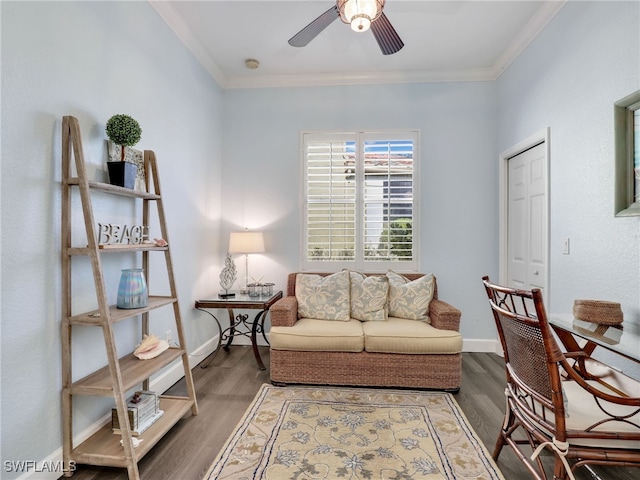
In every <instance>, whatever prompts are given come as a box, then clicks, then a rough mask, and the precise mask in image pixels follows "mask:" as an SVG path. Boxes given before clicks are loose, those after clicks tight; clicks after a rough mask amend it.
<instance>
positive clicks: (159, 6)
mask: <svg viewBox="0 0 640 480" xmlns="http://www.w3.org/2000/svg"><path fill="white" fill-rule="evenodd" d="M147 1H148V3H149V5H151V7H153V9H154V10H155V11H156V12H157V14H158V15H160V17H161V18H162V19H163V20H164V21H165V23H166V24H167V25H169V27H170V28H171V30H173V31H174V32H175V34H176V35H177V36H178V38H179V39H180V40H181V41H182V43H183V44H184V45H185V46H186V47H187V49H188V50H189V51H190V52H191V53H192V54H193V55H194V56H195V57H196V59H197V60H198V61H199V62H200V64H201V65H202V66H203V67H204V68H205V70H206V71H207V72H208V73H209V75H211V76H212V77H213V79H214V80H215V81H216V82H217V83H218V85H220V87H221V88H226V83H227V78H226V75H225V74H224V72H223V71H222V70H221V69H220V67H219V66H218V65H217V64H216V62H214V61H213V59H212V58H211V56H210V55H209V53H208V52H207V50H206V49H205V48H204V47H203V46H202V43H200V41H199V40H198V39H197V38H196V37H194V36H193V34H192V33H191V30H190V29H189V27H188V26H187V24H186V23H185V21H184V18H182V16H181V15H180V14H179V13H178V12H177V11H176V9H175V8H173V6H172V5H171V2H167V1H162V0H147Z"/></svg>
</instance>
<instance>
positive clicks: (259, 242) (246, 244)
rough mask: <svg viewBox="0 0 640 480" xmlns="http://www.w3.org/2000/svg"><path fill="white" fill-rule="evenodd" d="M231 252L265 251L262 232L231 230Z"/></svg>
mask: <svg viewBox="0 0 640 480" xmlns="http://www.w3.org/2000/svg"><path fill="white" fill-rule="evenodd" d="M229 253H264V237H263V235H262V232H231V235H230V236H229Z"/></svg>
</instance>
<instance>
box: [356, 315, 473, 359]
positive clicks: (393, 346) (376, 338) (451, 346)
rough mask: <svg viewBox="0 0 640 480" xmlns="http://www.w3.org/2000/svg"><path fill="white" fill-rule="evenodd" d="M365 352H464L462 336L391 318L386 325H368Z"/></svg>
mask: <svg viewBox="0 0 640 480" xmlns="http://www.w3.org/2000/svg"><path fill="white" fill-rule="evenodd" d="M362 330H363V331H364V349H365V350H366V351H367V352H378V353H406V354H421V353H437V354H443V353H444V354H453V353H460V352H461V351H462V335H460V333H459V332H455V331H453V330H438V329H437V328H434V327H432V326H431V325H429V324H428V323H426V322H416V321H415V320H407V319H404V318H395V317H389V318H388V320H387V321H386V322H364V323H363V324H362Z"/></svg>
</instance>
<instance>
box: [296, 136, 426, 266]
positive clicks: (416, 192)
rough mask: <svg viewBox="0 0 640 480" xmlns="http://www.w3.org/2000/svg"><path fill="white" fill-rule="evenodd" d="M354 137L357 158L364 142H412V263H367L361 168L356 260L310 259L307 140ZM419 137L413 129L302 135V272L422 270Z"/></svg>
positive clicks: (358, 191)
mask: <svg viewBox="0 0 640 480" xmlns="http://www.w3.org/2000/svg"><path fill="white" fill-rule="evenodd" d="M348 136H352V137H353V139H354V140H355V141H356V151H357V157H358V158H360V157H361V156H362V146H363V145H364V142H365V141H375V140H409V139H410V140H412V141H413V174H412V181H413V185H412V188H413V204H412V239H413V251H412V259H411V260H403V261H397V260H396V261H394V260H379V261H378V260H367V261H365V260H364V252H363V245H364V226H363V224H364V209H363V204H364V198H363V196H364V193H363V186H364V175H365V173H364V169H362V168H360V169H358V171H357V172H356V175H357V176H356V189H357V193H356V241H355V243H356V258H355V260H354V261H337V260H330V261H328V260H315V261H314V260H310V259H308V258H307V218H308V216H307V155H306V151H305V150H306V142H307V141H326V142H330V141H335V142H339V141H344V139H345V137H348ZM419 152H420V135H419V131H418V130H417V129H411V130H384V131H382V130H380V131H359V132H356V131H345V132H330V131H320V132H317V131H307V132H301V133H300V158H301V181H300V205H301V208H300V225H301V226H302V228H301V229H300V231H301V236H300V269H301V271H308V272H310V271H312V272H336V271H339V270H341V269H343V268H347V269H351V270H357V271H361V272H386V271H387V270H394V271H397V272H417V271H419V265H420V261H419V248H418V247H419V245H420V224H419V205H420V185H421V182H420V154H419Z"/></svg>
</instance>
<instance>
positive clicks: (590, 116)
mask: <svg viewBox="0 0 640 480" xmlns="http://www.w3.org/2000/svg"><path fill="white" fill-rule="evenodd" d="M638 89H640V3H638V2H569V3H568V4H567V5H566V6H565V7H564V8H563V9H562V10H561V11H560V12H559V13H558V15H557V16H556V17H555V18H554V20H553V21H552V22H551V23H550V24H549V25H548V26H547V27H546V28H545V30H544V31H543V33H542V34H541V35H539V36H538V37H537V38H536V39H535V40H534V41H533V42H532V44H531V45H530V46H529V48H528V49H527V50H526V51H525V52H524V53H523V54H522V55H520V56H519V57H518V59H517V60H516V61H515V62H514V63H513V64H512V65H511V67H510V68H509V69H508V70H507V71H506V72H505V73H504V74H503V75H502V76H501V77H500V79H499V80H498V105H499V106H500V108H499V113H498V125H499V129H498V130H499V141H498V146H499V149H500V151H504V150H505V149H507V148H509V147H510V146H512V145H515V144H517V143H518V142H520V141H521V140H523V139H525V138H526V137H528V136H529V135H532V134H533V133H535V132H537V131H539V130H541V129H543V128H546V127H549V128H550V136H551V140H550V146H551V152H550V172H549V178H550V187H551V192H550V204H551V219H550V220H551V229H550V233H551V239H550V242H551V252H550V254H551V255H550V256H551V258H550V265H551V268H550V292H549V293H550V295H549V296H550V305H549V309H550V310H551V311H556V312H570V311H571V307H572V304H573V300H574V299H576V298H593V299H603V300H607V299H608V300H613V301H618V302H621V303H622V306H623V310H624V312H625V314H626V316H627V317H628V318H629V319H632V318H633V319H639V318H640V310H639V308H640V268H639V267H640V263H639V262H640V259H639V251H640V246H639V244H638V234H639V228H638V227H639V219H638V218H637V217H635V218H614V216H613V213H614V208H613V200H614V143H613V103H614V102H615V101H617V100H619V99H621V98H622V97H625V96H626V95H628V94H630V93H632V92H634V91H636V90H638ZM565 237H569V238H570V239H571V251H570V252H571V253H570V254H569V255H563V254H562V239H563V238H565Z"/></svg>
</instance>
